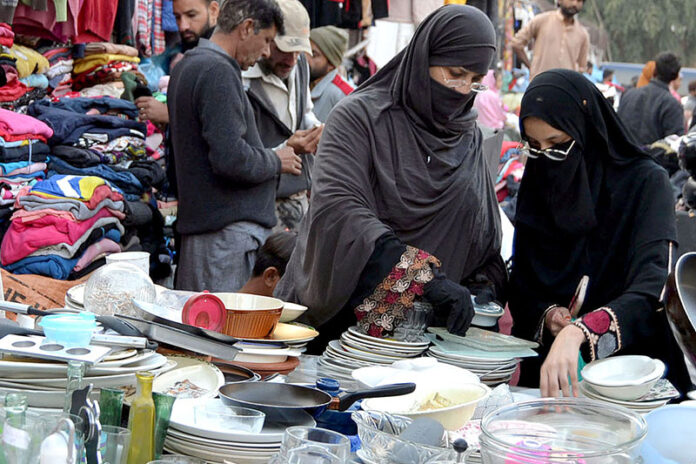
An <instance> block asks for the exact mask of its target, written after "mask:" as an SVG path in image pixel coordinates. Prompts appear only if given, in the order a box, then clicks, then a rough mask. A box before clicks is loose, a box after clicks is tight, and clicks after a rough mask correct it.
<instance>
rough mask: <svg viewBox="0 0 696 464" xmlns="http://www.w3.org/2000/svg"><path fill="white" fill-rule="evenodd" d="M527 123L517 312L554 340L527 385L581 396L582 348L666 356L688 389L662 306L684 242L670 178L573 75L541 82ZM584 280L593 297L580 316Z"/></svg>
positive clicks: (554, 74) (532, 91)
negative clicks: (672, 261)
mask: <svg viewBox="0 0 696 464" xmlns="http://www.w3.org/2000/svg"><path fill="white" fill-rule="evenodd" d="M520 126H521V127H520V128H521V133H522V136H523V139H524V140H526V141H527V143H528V146H527V151H528V153H529V156H530V159H529V160H528V162H527V165H526V167H525V173H524V177H523V179H522V184H521V186H520V192H519V197H518V198H519V199H518V203H517V218H516V222H515V242H514V255H513V267H512V273H511V276H510V301H509V306H510V311H511V313H512V316H513V319H514V328H513V334H514V335H517V336H520V337H522V338H526V339H536V340H537V341H540V342H541V343H542V345H543V346H542V350H541V360H529V361H525V362H524V363H523V365H522V379H521V383H523V384H527V385H531V386H533V385H536V384H537V382H538V384H539V386H540V387H541V391H542V395H544V396H557V395H558V393H559V391H562V392H563V395H565V396H568V395H569V394H570V390H569V381H568V379H569V378H570V379H571V381H570V384H572V385H573V387H574V388H573V391H574V393H575V394H576V395H577V379H578V376H577V367H578V354H579V353H581V354H582V356H583V358H584V359H585V360H586V361H588V362H589V361H591V360H595V359H600V358H605V357H607V356H611V355H614V354H645V355H650V356H653V357H657V358H660V359H662V360H663V361H665V362H666V363H667V365H668V378H670V379H671V380H672V382H673V383H674V384H675V385H676V386H677V387H678V388H681V389H686V388H688V387H689V380H688V375H687V373H686V368H685V366H684V358H683V355H682V354H681V352H680V351H679V349H678V347H677V346H676V344H675V342H674V340H673V338H672V335H671V333H670V331H669V327H668V325H667V321H666V317H665V313H664V311H661V310H660V304H659V299H660V294H661V292H662V288H663V286H664V284H665V281H666V278H667V273H668V267H669V257H670V256H671V247H672V245H673V244H674V242H675V240H676V227H675V218H674V205H673V200H672V194H671V189H670V184H669V179H668V178H667V174H666V172H665V171H664V170H663V169H662V168H661V167H660V166H658V164H657V163H656V162H655V161H653V160H652V159H651V158H650V157H649V156H648V155H646V154H645V153H644V152H642V151H641V150H640V149H639V148H638V147H637V146H636V145H635V144H634V142H633V141H632V139H631V138H630V136H629V135H628V134H627V131H626V129H625V128H624V126H623V125H622V124H621V122H620V121H619V119H618V118H617V116H616V113H615V112H614V110H613V109H612V108H611V106H610V105H609V104H608V103H607V101H606V100H605V99H604V97H603V96H602V94H601V93H600V92H599V90H598V89H597V88H596V87H595V86H594V85H592V83H590V82H589V81H587V79H585V78H584V77H583V76H582V75H581V74H579V73H576V72H573V71H567V70H551V71H547V72H545V73H542V74H540V75H538V76H537V77H536V78H534V80H533V81H532V83H531V84H530V86H529V88H528V89H527V92H526V93H525V95H524V97H523V99H522V105H521V111H520ZM583 276H588V277H589V285H588V287H587V294H586V296H585V298H584V302H583V304H582V306H581V308H580V310H579V311H578V312H577V314H572V315H571V314H570V311H569V309H568V308H569V306H570V302H571V299H572V298H573V295H574V294H575V292H576V288H577V287H578V284H579V282H580V280H581V279H582V278H583ZM539 361H543V364H542V365H541V368H540V367H539Z"/></svg>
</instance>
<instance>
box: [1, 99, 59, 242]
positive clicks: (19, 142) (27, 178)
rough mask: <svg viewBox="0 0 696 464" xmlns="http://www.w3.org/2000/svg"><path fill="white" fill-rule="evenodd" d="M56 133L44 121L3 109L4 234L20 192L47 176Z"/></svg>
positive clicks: (2, 189)
mask: <svg viewBox="0 0 696 464" xmlns="http://www.w3.org/2000/svg"><path fill="white" fill-rule="evenodd" d="M52 135H53V131H52V130H51V128H50V127H48V126H47V125H46V124H44V123H43V122H41V121H39V120H37V119H34V118H32V117H29V116H26V115H23V114H19V113H14V112H12V111H8V110H4V109H0V236H2V231H4V230H5V229H6V226H7V224H8V218H9V216H10V214H11V209H12V205H13V204H14V202H15V198H16V197H17V194H18V192H19V191H20V190H21V189H22V188H23V187H26V186H30V185H33V184H34V183H36V182H37V180H40V179H43V178H44V177H45V174H46V168H47V164H46V163H48V162H49V161H50V160H49V157H48V155H49V152H50V149H49V146H48V145H47V144H46V141H47V140H48V139H49V138H50V137H51V136H52Z"/></svg>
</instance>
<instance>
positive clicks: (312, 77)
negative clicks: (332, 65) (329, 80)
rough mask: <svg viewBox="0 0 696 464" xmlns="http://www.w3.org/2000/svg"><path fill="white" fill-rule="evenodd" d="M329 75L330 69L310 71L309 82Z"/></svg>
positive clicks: (325, 67) (326, 67)
mask: <svg viewBox="0 0 696 464" xmlns="http://www.w3.org/2000/svg"><path fill="white" fill-rule="evenodd" d="M327 74H329V67H328V66H324V67H323V68H321V69H312V68H310V69H309V80H310V82H314V81H316V80H319V79H321V78H322V77H324V76H326V75H327Z"/></svg>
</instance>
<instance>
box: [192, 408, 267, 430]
mask: <svg viewBox="0 0 696 464" xmlns="http://www.w3.org/2000/svg"><path fill="white" fill-rule="evenodd" d="M193 419H194V421H195V423H196V424H197V425H205V426H206V427H207V428H210V427H211V426H212V427H216V428H219V429H220V430H238V431H241V432H248V433H259V432H261V429H263V424H264V422H265V421H266V414H264V413H263V412H261V411H257V410H256V409H250V408H242V407H238V406H225V405H223V404H219V405H213V404H211V403H204V404H200V405H196V406H194V407H193Z"/></svg>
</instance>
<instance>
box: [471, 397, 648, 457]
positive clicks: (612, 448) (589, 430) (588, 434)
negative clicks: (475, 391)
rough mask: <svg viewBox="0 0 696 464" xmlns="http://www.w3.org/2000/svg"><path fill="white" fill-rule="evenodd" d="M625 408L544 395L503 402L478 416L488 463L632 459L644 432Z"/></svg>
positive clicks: (637, 418) (635, 416)
mask: <svg viewBox="0 0 696 464" xmlns="http://www.w3.org/2000/svg"><path fill="white" fill-rule="evenodd" d="M647 430H648V429H647V424H646V422H645V420H644V419H643V418H642V417H641V416H640V415H638V414H637V413H634V412H632V411H630V410H628V409H626V408H623V407H620V406H614V405H609V404H606V403H603V402H597V401H592V400H587V399H584V398H563V399H555V398H547V399H541V400H534V401H526V402H522V403H515V404H511V405H508V406H504V407H502V408H500V409H497V410H495V411H493V412H492V413H490V414H487V415H486V416H485V417H484V418H483V421H482V422H481V436H480V438H479V440H480V445H481V456H482V457H483V462H485V463H486V464H498V463H500V464H506V463H510V462H516V463H535V464H536V463H538V464H542V463H568V464H569V463H584V464H600V463H601V464H609V463H617V464H618V463H633V462H636V460H637V459H638V457H639V455H640V446H641V442H642V441H643V439H644V438H645V436H646V434H647Z"/></svg>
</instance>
